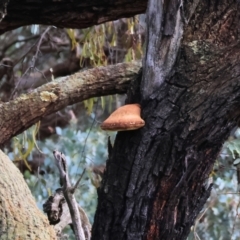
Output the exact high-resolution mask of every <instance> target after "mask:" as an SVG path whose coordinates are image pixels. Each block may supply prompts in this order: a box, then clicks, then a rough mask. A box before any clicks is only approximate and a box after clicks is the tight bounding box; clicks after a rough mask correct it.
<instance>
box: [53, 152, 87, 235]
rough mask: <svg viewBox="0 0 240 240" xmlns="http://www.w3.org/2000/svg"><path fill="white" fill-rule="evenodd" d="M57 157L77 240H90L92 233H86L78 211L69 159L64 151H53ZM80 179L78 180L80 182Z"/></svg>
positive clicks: (64, 193) (56, 160)
mask: <svg viewBox="0 0 240 240" xmlns="http://www.w3.org/2000/svg"><path fill="white" fill-rule="evenodd" d="M53 155H54V157H55V163H56V165H57V167H58V170H59V173H60V182H61V183H62V190H63V195H64V197H65V199H66V201H67V204H68V208H69V211H70V213H71V218H72V224H73V229H74V234H75V237H76V239H77V240H85V239H87V240H90V234H89V235H88V236H86V238H85V235H84V230H83V223H82V221H81V218H80V213H79V211H78V204H77V201H76V199H75V197H74V191H73V190H74V187H72V185H71V182H70V179H69V176H68V170H67V161H66V157H65V155H64V154H63V153H61V152H59V151H53ZM79 182H80V181H78V183H79Z"/></svg>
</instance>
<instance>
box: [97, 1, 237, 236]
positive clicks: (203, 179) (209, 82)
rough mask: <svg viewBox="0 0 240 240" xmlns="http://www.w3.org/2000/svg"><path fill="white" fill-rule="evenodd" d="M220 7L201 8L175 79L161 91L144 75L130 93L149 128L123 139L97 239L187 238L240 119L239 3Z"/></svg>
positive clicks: (167, 79) (103, 195) (110, 171)
mask: <svg viewBox="0 0 240 240" xmlns="http://www.w3.org/2000/svg"><path fill="white" fill-rule="evenodd" d="M218 3H219V5H216V4H213V3H210V2H208V1H201V2H200V3H199V4H198V7H197V9H196V10H195V14H194V15H193V16H192V19H191V21H190V22H189V25H188V26H187V27H186V28H185V30H184V35H183V40H182V42H181V47H180V50H179V51H178V56H177V59H176V61H175V62H174V65H173V66H172V68H171V69H170V71H169V73H170V74H169V73H167V74H166V75H165V76H164V78H163V81H161V82H160V83H159V82H157V85H158V86H157V87H156V85H155V83H154V82H151V83H148V82H144V81H146V77H148V78H150V81H151V78H154V77H158V76H159V75H157V74H156V73H154V72H153V73H152V72H150V73H148V74H146V72H147V71H148V70H143V78H142V81H141V77H139V79H138V81H137V82H136V83H135V84H134V85H133V87H132V88H133V89H132V91H131V92H130V93H129V94H128V96H129V97H128V100H127V102H128V103H133V102H140V103H141V105H142V117H143V119H144V120H145V122H146V125H145V127H144V128H142V129H139V130H137V131H131V132H120V133H118V134H117V137H116V140H115V143H114V148H113V151H112V153H111V155H110V156H109V159H108V161H107V168H106V173H105V176H104V178H103V183H102V187H101V189H99V192H98V194H99V204H98V207H97V211H96V215H95V221H94V226H93V232H92V239H129V240H130V239H131V240H133V239H149V240H150V239H164V240H168V239H169V240H173V239H178V240H181V239H186V238H187V236H188V234H189V231H190V228H191V226H192V225H193V224H194V221H195V219H196V217H197V215H198V213H199V212H200V210H201V209H202V207H203V205H204V203H205V202H206V200H207V198H208V196H209V194H210V191H211V185H209V184H208V178H209V174H210V173H211V170H212V168H213V164H214V161H215V159H216V157H217V155H218V154H219V151H220V150H221V147H222V144H223V143H224V141H225V140H226V139H227V137H228V136H229V134H230V131H231V130H232V129H233V128H234V127H235V126H236V125H237V122H238V120H239V117H240V111H239V110H238V108H239V103H240V98H239V97H240V82H239V77H240V64H239V62H240V61H239V60H240V57H239V56H240V54H239V53H240V44H239V39H238V32H237V31H236V29H237V26H238V24H239V23H238V21H237V19H238V17H237V14H236V13H237V3H236V1H227V0H222V1H218ZM206 9H208V10H209V11H206ZM185 10H186V11H187V12H191V11H190V9H189V8H188V9H185ZM188 10H189V11H188ZM200 19H201V20H200ZM216 19H217V23H218V28H216ZM206 26H207V27H206ZM226 28H227V29H228V31H227V33H228V34H229V36H231V38H227V37H226ZM206 36H207V37H208V38H207V39H206ZM200 39H201V40H200ZM165 46H166V45H165ZM161 51H162V52H164V49H161ZM153 52H154V51H153ZM159 62H160V64H161V63H162V62H161V61H159ZM164 63H165V62H163V64H164ZM144 67H146V64H145V66H144ZM144 71H145V72H144ZM153 71H154V68H153ZM144 73H145V75H144ZM161 73H162V71H161ZM156 80H157V81H158V80H159V79H156ZM160 80H161V79H160ZM145 86H148V87H147V92H144V90H145V89H146V87H145ZM149 88H150V91H149ZM153 88H155V89H153ZM149 96H150V97H149Z"/></svg>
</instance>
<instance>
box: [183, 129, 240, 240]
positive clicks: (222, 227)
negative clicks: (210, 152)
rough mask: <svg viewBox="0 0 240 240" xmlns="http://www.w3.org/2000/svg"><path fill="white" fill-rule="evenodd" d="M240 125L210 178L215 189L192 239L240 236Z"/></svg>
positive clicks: (190, 239)
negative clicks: (238, 169)
mask: <svg viewBox="0 0 240 240" xmlns="http://www.w3.org/2000/svg"><path fill="white" fill-rule="evenodd" d="M239 153H240V129H238V130H237V131H236V132H235V134H234V136H231V137H230V138H229V139H228V141H227V142H226V143H225V144H224V146H223V148H222V151H221V153H220V155H219V157H218V159H217V161H216V164H215V167H214V171H213V173H212V174H211V175H212V177H210V179H209V180H210V181H213V183H214V186H213V191H212V193H211V197H210V198H209V199H208V201H207V203H206V205H205V208H204V209H203V210H202V212H201V213H200V214H199V216H198V220H197V221H196V223H195V226H194V227H193V228H192V232H191V234H190V235H189V237H188V239H189V240H192V239H194V240H199V239H201V240H205V239H206V240H230V239H232V240H237V239H240V221H239V213H240V212H239V211H240V196H239V194H240V192H239V184H240V182H238V178H237V167H238V166H237V167H236V165H237V164H234V163H238V158H239V156H240V154H239Z"/></svg>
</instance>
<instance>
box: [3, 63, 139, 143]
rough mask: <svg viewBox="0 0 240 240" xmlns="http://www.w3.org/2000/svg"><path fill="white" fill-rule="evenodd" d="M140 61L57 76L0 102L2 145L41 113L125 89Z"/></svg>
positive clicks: (137, 69) (39, 116)
mask: <svg viewBox="0 0 240 240" xmlns="http://www.w3.org/2000/svg"><path fill="white" fill-rule="evenodd" d="M140 67H141V64H140V63H136V62H135V63H121V64H116V65H111V66H107V67H98V68H93V69H89V70H85V71H82V72H78V73H75V74H73V75H71V76H68V77H63V78H59V79H56V80H55V81H52V82H50V83H48V84H45V85H43V86H41V87H39V88H37V89H35V90H33V91H32V92H30V93H28V94H22V95H21V96H19V97H18V98H16V99H14V100H12V101H10V102H7V103H1V104H0V116H1V117H0V130H1V135H0V145H1V144H3V143H4V142H5V141H7V140H9V139H10V138H11V137H13V136H15V135H17V134H19V133H21V132H23V131H24V130H26V129H27V128H29V127H30V126H32V125H33V124H34V123H36V122H38V121H39V120H41V118H42V117H44V116H46V115H48V114H50V113H53V112H56V111H58V110H60V109H62V108H64V107H66V106H68V105H71V104H74V103H77V102H81V101H83V100H86V99H89V98H92V97H97V96H106V95H111V94H116V93H119V94H121V93H125V92H126V90H127V88H128V86H129V83H130V81H131V80H132V79H134V78H135V77H136V76H137V73H138V71H139V69H140Z"/></svg>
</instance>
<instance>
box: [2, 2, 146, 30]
mask: <svg viewBox="0 0 240 240" xmlns="http://www.w3.org/2000/svg"><path fill="white" fill-rule="evenodd" d="M146 6H147V0H117V1H110V0H108V1H103V0H99V1H87V0H83V1H81V2H79V1H71V2H69V1H66V0H63V1H51V2H46V1H41V0H40V1H37V0H33V1H26V0H20V1H18V0H11V1H10V2H9V4H8V7H7V16H6V17H5V18H4V19H3V21H2V22H1V23H0V34H2V33H4V32H6V31H9V30H12V29H15V28H18V27H20V26H25V25H30V24H44V25H50V24H51V25H55V26H57V27H61V28H64V27H66V28H86V27H90V26H93V25H97V24H100V23H104V22H107V21H112V20H116V19H119V18H123V17H131V16H134V15H136V14H140V13H143V12H145V10H146Z"/></svg>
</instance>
